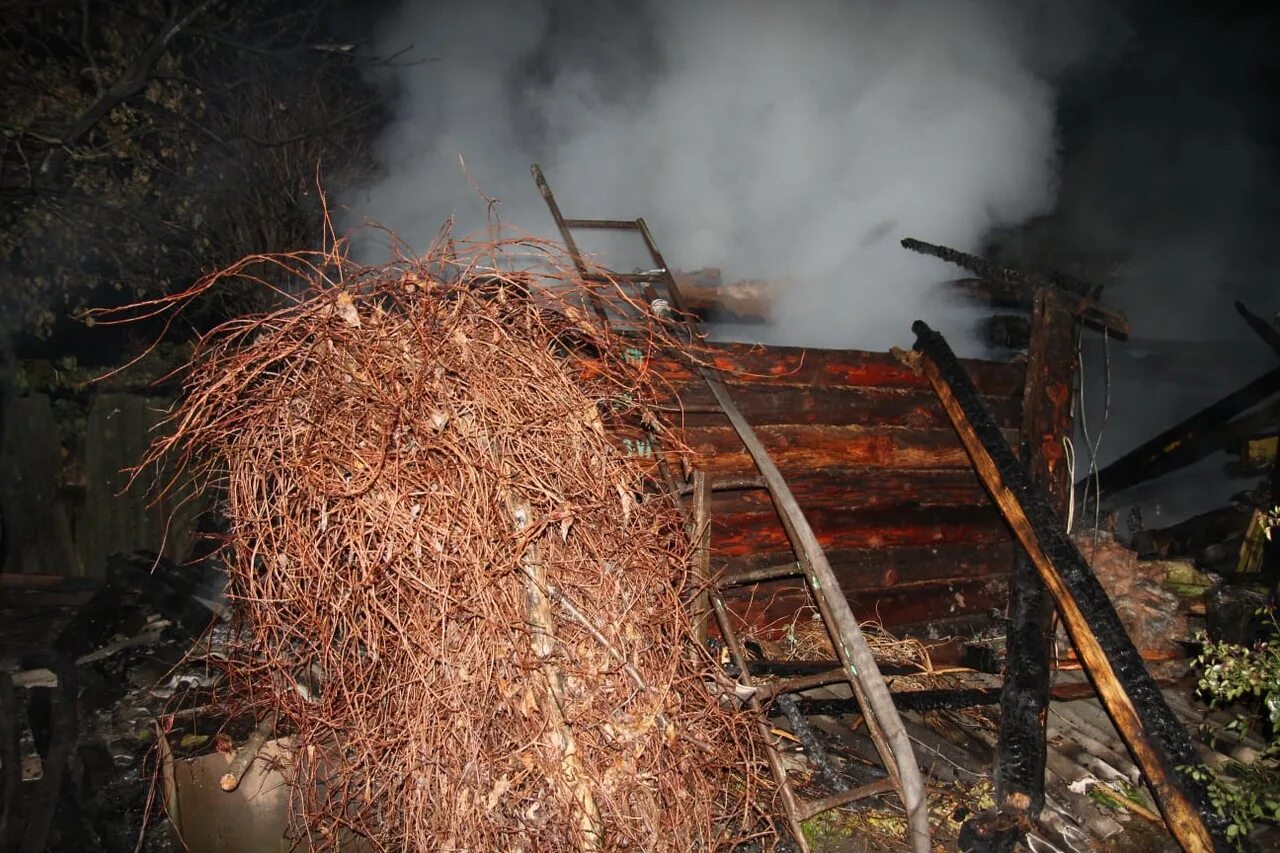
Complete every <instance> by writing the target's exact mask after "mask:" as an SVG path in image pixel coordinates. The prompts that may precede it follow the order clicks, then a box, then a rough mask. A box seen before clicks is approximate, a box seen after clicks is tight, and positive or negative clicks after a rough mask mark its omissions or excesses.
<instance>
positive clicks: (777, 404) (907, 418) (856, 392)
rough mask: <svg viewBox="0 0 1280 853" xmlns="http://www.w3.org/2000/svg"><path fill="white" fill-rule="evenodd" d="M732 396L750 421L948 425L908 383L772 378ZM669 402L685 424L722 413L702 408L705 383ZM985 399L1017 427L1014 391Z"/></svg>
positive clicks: (680, 389)
mask: <svg viewBox="0 0 1280 853" xmlns="http://www.w3.org/2000/svg"><path fill="white" fill-rule="evenodd" d="M731 391H732V393H733V401H734V402H735V403H737V404H738V407H739V408H740V409H742V414H743V416H744V417H746V418H747V420H749V421H751V423H752V425H753V426H757V427H760V426H765V425H771V424H829V425H833V426H843V425H859V426H904V427H912V428H913V429H946V428H949V427H950V426H951V424H950V422H949V421H948V420H947V413H946V412H944V411H943V410H942V407H941V406H939V405H938V399H937V397H935V396H934V395H933V393H932V392H931V391H928V390H926V389H923V388H920V389H910V388H798V387H795V386H791V385H782V386H776V387H775V386H773V385H771V384H741V385H732V386H731ZM673 392H674V398H673V400H672V402H671V405H672V406H674V407H681V408H680V410H678V411H673V412H672V413H671V417H672V419H673V420H674V421H675V422H676V423H679V424H682V425H683V426H685V427H699V426H722V425H724V424H725V423H727V421H726V420H725V417H724V415H723V414H721V413H719V412H714V411H706V410H707V409H712V408H714V406H715V400H714V398H713V397H712V395H711V393H710V392H709V391H707V390H706V386H705V385H698V384H695V385H682V386H677V387H676V388H674V389H673ZM987 403H988V405H989V406H990V407H991V411H992V413H993V415H994V416H995V418H996V420H997V421H998V422H999V423H1000V425H1001V426H1002V427H1005V428H1007V429H1017V427H1018V423H1019V422H1020V421H1021V418H1022V409H1021V405H1022V404H1021V400H1020V398H1019V397H1016V396H1006V397H988V398H987Z"/></svg>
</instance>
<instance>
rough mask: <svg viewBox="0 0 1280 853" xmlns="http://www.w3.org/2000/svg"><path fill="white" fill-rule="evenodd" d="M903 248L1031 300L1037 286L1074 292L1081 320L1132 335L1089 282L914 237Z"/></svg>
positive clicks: (1099, 289)
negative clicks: (1026, 268)
mask: <svg viewBox="0 0 1280 853" xmlns="http://www.w3.org/2000/svg"><path fill="white" fill-rule="evenodd" d="M902 248H904V249H908V250H910V251H912V252H919V253H920V254H922V255H929V256H931V257H935V258H938V259H939V260H943V261H946V262H947V263H951V264H955V265H956V266H959V267H963V268H964V269H967V270H968V271H969V272H971V273H973V274H974V275H976V276H978V277H979V278H984V279H987V280H988V281H991V282H995V283H997V284H999V285H1002V286H1004V287H1007V288H1015V289H1019V290H1023V291H1024V292H1025V293H1026V294H1027V298H1028V299H1030V298H1031V296H1032V294H1033V293H1034V292H1035V291H1036V289H1037V288H1049V289H1053V290H1059V291H1062V292H1065V293H1068V294H1071V295H1073V296H1075V297H1077V302H1078V304H1077V308H1076V313H1078V314H1079V315H1080V319H1081V320H1083V321H1084V322H1086V323H1089V324H1090V325H1093V326H1098V327H1101V328H1105V329H1108V330H1109V331H1112V332H1114V333H1116V334H1118V335H1120V336H1121V337H1124V336H1127V335H1128V334H1129V331H1130V328H1129V321H1128V320H1127V319H1126V318H1125V316H1124V315H1123V314H1121V313H1120V312H1119V311H1115V310H1113V309H1111V308H1107V307H1105V306H1103V305H1100V304H1099V303H1098V302H1097V299H1098V297H1099V296H1100V295H1101V293H1102V288H1100V287H1093V286H1092V285H1090V284H1089V283H1088V282H1084V281H1080V280H1079V279H1076V278H1072V277H1071V276H1067V275H1062V274H1060V273H1053V274H1051V275H1038V274H1036V273H1028V272H1023V271H1021V270H1015V269H1011V268H1009V267H1002V266H1000V265H999V264H993V263H991V262H990V261H988V260H985V259H983V258H980V257H978V256H977V255H970V254H968V253H966V252H961V251H958V250H956V249H952V248H949V247H947V246H938V245H936V244H934V243H926V242H925V241H923V240H916V239H914V238H912V237H907V238H906V239H905V240H903V241H902Z"/></svg>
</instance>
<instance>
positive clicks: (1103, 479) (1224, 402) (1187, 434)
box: [1076, 367, 1280, 495]
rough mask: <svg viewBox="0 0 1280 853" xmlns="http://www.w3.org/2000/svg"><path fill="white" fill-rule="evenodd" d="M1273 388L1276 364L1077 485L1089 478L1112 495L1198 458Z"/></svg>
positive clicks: (1278, 375) (1279, 374)
mask: <svg viewBox="0 0 1280 853" xmlns="http://www.w3.org/2000/svg"><path fill="white" fill-rule="evenodd" d="M1276 392H1280V367H1277V368H1275V369H1274V370H1271V371H1268V372H1267V373H1264V374H1263V375H1261V376H1259V377H1258V378H1257V379H1255V380H1253V381H1252V382H1250V383H1249V384H1248V385H1245V386H1244V387H1242V388H1239V389H1237V390H1236V391H1233V392H1231V393H1230V394H1228V395H1227V396H1225V397H1223V398H1222V399H1220V400H1218V401H1216V402H1214V403H1213V404H1211V405H1209V406H1206V407H1205V408H1203V409H1201V410H1200V411H1198V412H1196V413H1195V414H1194V415H1192V416H1191V417H1189V418H1187V419H1186V420H1183V421H1181V422H1180V423H1177V424H1174V425H1173V426H1171V427H1169V428H1168V429H1167V430H1165V431H1164V432H1162V433H1160V434H1159V435H1157V436H1156V437H1155V438H1152V439H1150V440H1149V441H1146V442H1143V443H1142V444H1141V445H1139V446H1138V447H1135V448H1134V449H1133V450H1130V451H1129V452H1128V453H1126V454H1125V455H1124V456H1121V457H1120V458H1119V459H1117V460H1116V461H1114V462H1112V463H1111V464H1110V465H1108V466H1106V467H1105V468H1103V469H1102V470H1101V471H1099V472H1098V473H1097V475H1096V479H1094V478H1085V479H1082V480H1080V481H1079V482H1078V483H1077V484H1076V485H1077V486H1079V487H1084V486H1085V485H1086V483H1087V482H1090V481H1092V482H1094V483H1095V485H1096V488H1097V489H1098V491H1099V493H1100V494H1104V495H1106V494H1111V495H1114V494H1116V493H1118V492H1122V491H1124V490H1125V489H1128V488H1130V487H1132V486H1136V485H1138V484H1140V483H1145V482H1147V481H1148V480H1153V479H1155V478H1156V477H1161V476H1164V475H1165V474H1168V473H1170V472H1172V471H1177V470H1178V469H1180V468H1185V467H1186V466H1188V465H1192V464H1194V463H1196V462H1199V461H1200V460H1201V459H1204V458H1205V457H1206V456H1209V455H1210V454H1212V453H1214V452H1216V451H1218V450H1220V449H1222V446H1223V444H1224V443H1225V442H1226V441H1228V440H1229V438H1230V437H1231V436H1232V435H1234V430H1233V429H1232V428H1231V424H1230V423H1229V421H1231V419H1232V418H1234V417H1236V416H1237V415H1239V414H1241V413H1242V412H1246V411H1248V410H1249V409H1251V408H1253V407H1254V406H1256V405H1258V404H1259V403H1262V402H1264V401H1266V400H1267V399H1268V398H1269V397H1271V396H1273V395H1275V394H1276Z"/></svg>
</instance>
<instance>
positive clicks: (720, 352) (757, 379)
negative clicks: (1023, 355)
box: [643, 343, 1024, 397]
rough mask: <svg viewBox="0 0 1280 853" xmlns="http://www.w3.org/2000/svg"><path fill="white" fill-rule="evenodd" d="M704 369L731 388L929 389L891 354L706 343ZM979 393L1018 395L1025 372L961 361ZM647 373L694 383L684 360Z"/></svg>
mask: <svg viewBox="0 0 1280 853" xmlns="http://www.w3.org/2000/svg"><path fill="white" fill-rule="evenodd" d="M705 360H706V363H707V366H708V367H710V368H712V369H714V370H716V371H718V372H719V373H720V377H719V378H720V379H721V380H722V381H724V382H726V383H729V384H730V385H739V384H744V383H746V384H761V385H763V386H766V387H770V388H777V387H786V386H793V387H797V388H806V389H813V390H819V389H824V388H841V387H844V388H915V389H921V390H927V389H928V387H929V385H928V383H927V382H925V381H924V380H923V378H921V377H920V376H917V375H916V374H914V373H912V372H911V371H910V370H908V369H907V368H906V367H904V366H903V365H902V364H900V363H899V362H898V361H897V359H895V358H894V357H893V355H892V354H891V353H883V352H862V351H860V350H822V349H805V348H802V347H774V346H770V347H764V346H757V345H751V344H722V343H715V344H706V345H705ZM964 364H965V366H966V367H967V368H968V369H969V372H970V373H971V375H972V376H973V378H974V383H975V384H976V385H977V386H978V389H979V392H980V393H981V394H983V395H984V396H988V397H1019V396H1021V395H1022V386H1023V383H1024V369H1023V367H1022V366H1021V365H1019V364H1016V363H1005V362H996V361H976V360H974V361H965V362H964ZM643 366H644V367H645V368H646V369H648V370H650V371H653V372H654V373H656V374H657V375H658V376H660V377H662V379H663V380H665V381H666V382H669V383H672V384H673V385H689V384H692V383H694V382H697V381H698V376H697V371H696V369H695V368H694V366H693V365H691V364H689V363H688V362H687V361H686V360H684V359H681V358H676V357H672V356H664V355H663V354H661V353H652V354H649V356H648V357H647V358H646V359H645V362H644V365H643Z"/></svg>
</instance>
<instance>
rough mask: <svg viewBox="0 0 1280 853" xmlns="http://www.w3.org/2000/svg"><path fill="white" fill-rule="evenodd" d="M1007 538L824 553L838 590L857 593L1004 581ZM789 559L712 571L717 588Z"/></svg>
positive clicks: (764, 558) (1009, 554)
mask: <svg viewBox="0 0 1280 853" xmlns="http://www.w3.org/2000/svg"><path fill="white" fill-rule="evenodd" d="M1013 547H1014V546H1013V542H1012V540H1011V539H1009V538H1005V539H1001V540H999V541H997V542H984V543H978V544H974V545H955V544H953V543H950V542H948V543H945V544H942V545H925V546H898V547H883V546H881V547H875V548H854V549H848V550H830V551H827V559H828V560H829V561H830V563H831V568H832V570H833V571H834V572H835V573H836V578H837V579H838V580H839V581H840V587H841V589H844V590H845V591H846V592H850V593H852V592H857V591H862V590H867V589H877V588H888V587H894V586H898V585H900V584H901V585H907V584H920V583H926V582H929V581H941V580H947V579H949V578H974V577H982V576H985V575H999V576H1004V575H1007V574H1008V568H1009V566H1010V565H1011V564H1012V561H1013ZM794 559H795V555H794V554H792V553H791V552H790V551H787V552H784V553H774V554H768V553H754V554H749V555H746V556H743V557H734V558H732V559H729V560H725V561H723V562H720V563H718V564H717V566H716V570H717V571H718V572H719V574H720V576H721V578H722V581H721V582H722V583H725V582H727V581H728V580H729V579H732V578H734V577H740V576H743V575H746V574H749V573H751V572H755V571H760V570H762V569H765V568H768V567H770V566H775V565H780V564H782V563H787V562H792V561H794Z"/></svg>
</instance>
